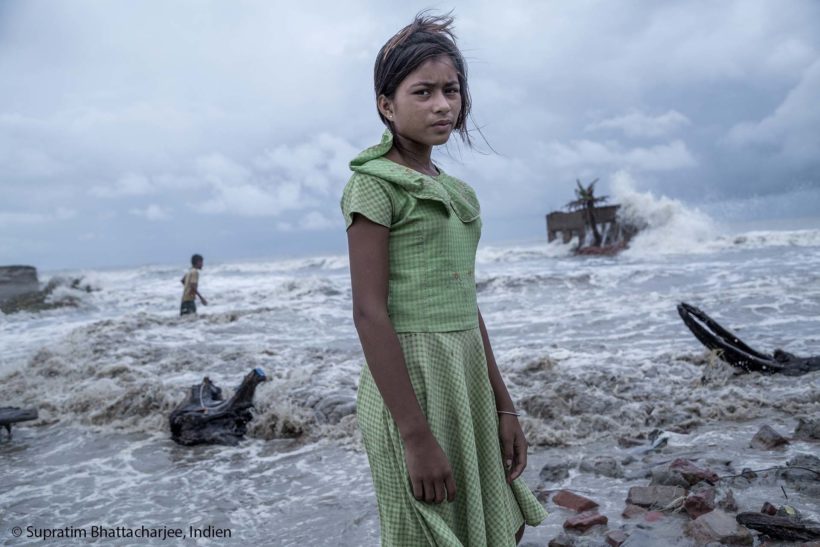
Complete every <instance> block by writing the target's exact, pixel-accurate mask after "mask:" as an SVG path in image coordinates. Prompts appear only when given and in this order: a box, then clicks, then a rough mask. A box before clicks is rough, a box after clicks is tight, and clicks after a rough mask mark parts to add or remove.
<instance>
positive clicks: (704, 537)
mask: <svg viewBox="0 0 820 547" xmlns="http://www.w3.org/2000/svg"><path fill="white" fill-rule="evenodd" d="M686 529H687V532H688V533H689V535H691V536H692V537H693V538H694V539H695V541H697V542H698V544H700V545H703V544H706V543H710V542H717V543H720V544H727V545H752V543H753V539H752V534H751V533H750V532H749V530H747V529H746V528H744V527H742V526H740V525H739V524H738V523H737V522H736V521H735V519H733V518H732V517H731V516H729V515H727V514H726V513H724V512H723V511H721V510H720V509H715V510H714V511H710V512H709V513H706V514H704V515H701V516H699V517H698V518H696V519H695V520H693V521H692V522H690V523H689V524H688V525H687V527H686Z"/></svg>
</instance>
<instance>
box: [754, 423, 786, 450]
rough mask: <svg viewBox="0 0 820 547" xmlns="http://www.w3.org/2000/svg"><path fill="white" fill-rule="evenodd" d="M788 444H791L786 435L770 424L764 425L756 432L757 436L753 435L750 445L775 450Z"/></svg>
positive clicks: (760, 448)
mask: <svg viewBox="0 0 820 547" xmlns="http://www.w3.org/2000/svg"><path fill="white" fill-rule="evenodd" d="M786 444H789V440H788V439H787V438H786V437H784V436H783V435H781V434H780V433H778V432H777V431H775V430H774V429H772V428H771V427H770V426H768V425H764V426H763V427H761V428H760V430H759V431H758V432H757V433H755V436H754V437H752V442H751V444H750V446H751V447H752V448H757V449H759V450H773V449H775V448H777V447H779V446H783V445H786Z"/></svg>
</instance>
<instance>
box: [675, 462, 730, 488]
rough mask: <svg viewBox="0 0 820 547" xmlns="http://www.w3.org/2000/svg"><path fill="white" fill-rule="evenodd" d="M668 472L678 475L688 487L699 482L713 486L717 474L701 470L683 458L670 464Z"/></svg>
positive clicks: (709, 470)
mask: <svg viewBox="0 0 820 547" xmlns="http://www.w3.org/2000/svg"><path fill="white" fill-rule="evenodd" d="M669 470H670V471H676V472H678V473H680V474H681V476H683V478H684V479H686V481H687V482H688V483H689V484H690V485H694V484H697V483H699V482H701V481H706V482H708V483H709V484H715V483H716V482H717V481H718V476H717V473H715V472H714V471H712V470H711V469H701V468H700V467H698V466H696V465H695V464H694V463H692V462H691V461H689V460H685V459H683V458H678V459H676V460H675V461H673V462H672V463H670V464H669Z"/></svg>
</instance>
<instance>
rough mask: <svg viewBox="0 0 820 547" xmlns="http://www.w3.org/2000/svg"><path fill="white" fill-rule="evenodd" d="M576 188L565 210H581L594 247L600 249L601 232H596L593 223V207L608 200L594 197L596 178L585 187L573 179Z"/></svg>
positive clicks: (607, 197) (603, 197)
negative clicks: (572, 198)
mask: <svg viewBox="0 0 820 547" xmlns="http://www.w3.org/2000/svg"><path fill="white" fill-rule="evenodd" d="M575 182H577V183H578V187H577V188H576V189H575V199H574V200H573V201H570V202H569V203H567V204H566V208H567V209H569V210H570V211H577V210H579V209H583V210H584V213H585V216H586V223H587V224H589V227H590V228H591V229H592V236H593V237H594V238H595V246H596V247H600V246H601V242H602V237H601V232H599V231H598V223H597V222H596V221H595V205H596V204H598V203H603V202H605V201H606V200H608V199H609V196H596V195H595V183H596V182H598V179H597V178H596V179H595V180H593V181H592V182H590V183H589V184H588V185H587V186H584V185H583V184H581V181H580V180H579V179H575Z"/></svg>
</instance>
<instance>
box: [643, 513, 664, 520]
mask: <svg viewBox="0 0 820 547" xmlns="http://www.w3.org/2000/svg"><path fill="white" fill-rule="evenodd" d="M662 518H663V513H661V512H660V511H647V512H646V514H645V515H644V516H643V519H644V520H645V521H646V522H658V521H659V520H661V519H662Z"/></svg>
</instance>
